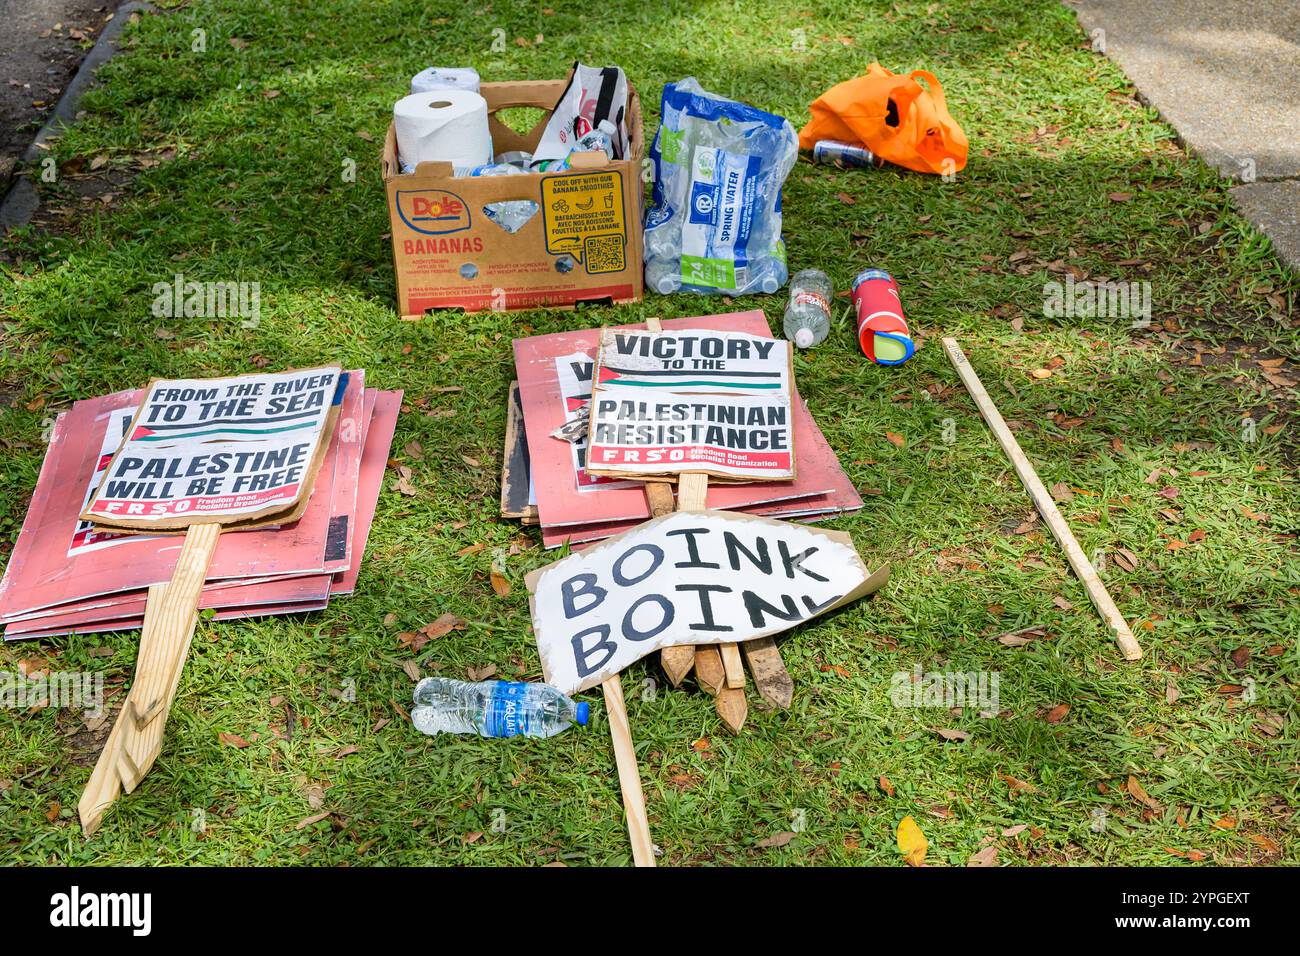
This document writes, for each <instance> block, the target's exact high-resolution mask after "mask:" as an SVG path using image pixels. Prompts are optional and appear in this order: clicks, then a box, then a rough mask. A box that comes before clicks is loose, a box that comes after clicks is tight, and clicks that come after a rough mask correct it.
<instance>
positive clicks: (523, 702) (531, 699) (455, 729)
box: [411, 677, 590, 737]
mask: <svg viewBox="0 0 1300 956" xmlns="http://www.w3.org/2000/svg"><path fill="white" fill-rule="evenodd" d="M589 708H590V705H588V704H586V703H576V702H574V701H572V700H570V699H569V698H567V697H565V696H564V695H563V694H561V693H560V692H559V691H558V690H556V689H555V688H554V687H551V686H549V685H547V684H534V683H526V682H521V681H503V680H495V681H484V682H482V683H479V684H472V683H469V682H467V681H460V680H448V679H447V678H445V677H426V678H425V679H424V680H422V681H420V683H418V684H416V685H415V707H413V708H411V722H412V723H414V724H415V726H416V729H417V730H419V731H420V732H421V733H425V734H429V735H430V736H433V735H434V734H478V735H479V736H480V737H554V736H555V735H556V734H558V733H560V732H561V731H562V730H566V729H568V727H569V725H570V724H572V723H574V722H575V721H576V722H577V723H579V724H585V723H586V722H587V718H588V716H589Z"/></svg>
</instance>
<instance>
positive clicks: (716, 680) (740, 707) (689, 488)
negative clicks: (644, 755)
mask: <svg viewBox="0 0 1300 956" xmlns="http://www.w3.org/2000/svg"><path fill="white" fill-rule="evenodd" d="M708 490H709V476H708V475H705V474H700V473H699V472H694V471H692V472H686V473H684V474H682V475H680V476H678V479H677V510H678V511H704V510H705V509H706V504H705V501H706V499H707V497H708ZM695 679H696V681H697V682H698V683H699V685H700V686H701V687H702V688H704V690H706V691H707V692H708V693H710V694H712V695H713V696H714V697H716V698H717V700H716V701H714V707H715V708H716V709H717V711H718V716H719V717H721V718H722V721H723V723H725V724H726V725H727V726H728V727H729V728H731V731H732V732H733V733H737V734H738V733H740V728H741V727H743V726H744V725H745V718H746V717H747V716H748V714H749V702H748V701H747V700H746V699H745V689H744V688H745V671H744V668H743V667H742V666H741V662H740V649H739V648H738V647H737V645H735V644H718V645H714V646H713V647H706V646H704V645H700V646H698V647H696V649H695Z"/></svg>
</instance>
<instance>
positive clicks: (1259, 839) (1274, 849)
mask: <svg viewBox="0 0 1300 956" xmlns="http://www.w3.org/2000/svg"><path fill="white" fill-rule="evenodd" d="M1250 842H1251V843H1253V844H1255V846H1257V847H1259V848H1260V849H1261V850H1263V851H1264V852H1265V853H1267V854H1268V855H1269V856H1273V855H1275V854H1278V853H1281V852H1282V848H1281V847H1280V846H1278V845H1277V843H1276V842H1275V841H1274V840H1273V839H1272V838H1270V837H1266V836H1264V834H1262V833H1252V834H1251V835H1250Z"/></svg>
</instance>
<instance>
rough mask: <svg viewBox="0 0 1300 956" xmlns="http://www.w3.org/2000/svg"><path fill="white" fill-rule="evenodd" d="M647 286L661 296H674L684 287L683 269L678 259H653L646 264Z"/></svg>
mask: <svg viewBox="0 0 1300 956" xmlns="http://www.w3.org/2000/svg"><path fill="white" fill-rule="evenodd" d="M645 284H646V288H647V289H653V290H654V291H655V292H658V293H659V294H660V295H672V294H673V293H674V292H676V291H677V290H678V289H680V288H681V287H682V269H681V266H679V265H678V264H677V260H676V259H672V260H668V259H651V260H650V261H649V262H647V263H646V264H645Z"/></svg>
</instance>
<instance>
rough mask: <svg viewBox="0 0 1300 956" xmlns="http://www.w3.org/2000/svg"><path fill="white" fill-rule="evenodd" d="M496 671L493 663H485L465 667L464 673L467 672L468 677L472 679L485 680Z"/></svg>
mask: <svg viewBox="0 0 1300 956" xmlns="http://www.w3.org/2000/svg"><path fill="white" fill-rule="evenodd" d="M496 672H497V666H496V665H495V664H487V665H485V666H483V667H467V668H465V673H467V674H469V679H470V680H473V681H480V680H487V679H488V678H489V677H491V676H492V675H493V674H495V673H496Z"/></svg>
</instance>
